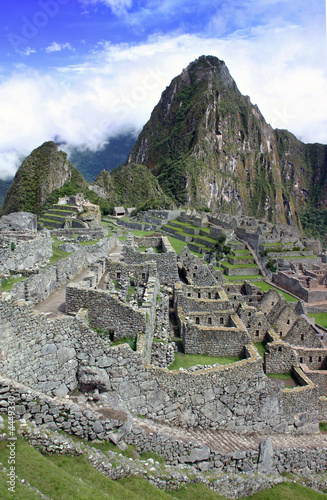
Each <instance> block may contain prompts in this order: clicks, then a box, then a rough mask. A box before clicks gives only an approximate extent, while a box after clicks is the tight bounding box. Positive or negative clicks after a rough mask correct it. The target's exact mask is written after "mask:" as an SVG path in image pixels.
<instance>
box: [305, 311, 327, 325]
mask: <svg viewBox="0 0 327 500" xmlns="http://www.w3.org/2000/svg"><path fill="white" fill-rule="evenodd" d="M308 316H309V318H314V319H315V321H316V323H317V324H318V325H320V326H323V327H324V328H327V313H324V312H323V313H309V314H308Z"/></svg>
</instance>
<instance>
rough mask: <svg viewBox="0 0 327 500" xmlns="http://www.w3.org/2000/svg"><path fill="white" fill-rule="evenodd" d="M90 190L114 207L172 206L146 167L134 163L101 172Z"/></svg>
mask: <svg viewBox="0 0 327 500" xmlns="http://www.w3.org/2000/svg"><path fill="white" fill-rule="evenodd" d="M91 188H92V189H93V190H94V191H95V192H96V193H98V194H99V195H101V196H103V197H105V198H107V199H108V200H110V202H111V203H112V204H114V205H125V206H130V207H132V206H134V207H135V206H137V205H139V204H142V203H145V202H147V201H148V202H152V204H153V203H154V202H156V203H157V204H158V205H160V206H165V207H169V206H170V205H171V204H172V200H171V199H170V198H169V197H168V196H167V195H165V194H164V192H163V190H162V189H161V187H160V185H159V183H158V180H157V179H156V177H155V176H154V175H153V174H152V173H151V172H150V171H149V170H148V169H147V167H146V166H144V165H139V164H134V163H130V164H128V165H124V166H121V167H118V168H117V169H115V170H112V171H111V172H110V173H109V172H108V171H106V170H103V171H102V172H101V173H100V174H99V175H98V177H97V178H96V180H95V182H94V183H93V185H92V186H91Z"/></svg>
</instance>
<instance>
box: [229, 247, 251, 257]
mask: <svg viewBox="0 0 327 500" xmlns="http://www.w3.org/2000/svg"><path fill="white" fill-rule="evenodd" d="M232 253H234V254H244V255H251V253H250V252H249V250H248V249H247V248H243V249H242V250H233V251H232Z"/></svg>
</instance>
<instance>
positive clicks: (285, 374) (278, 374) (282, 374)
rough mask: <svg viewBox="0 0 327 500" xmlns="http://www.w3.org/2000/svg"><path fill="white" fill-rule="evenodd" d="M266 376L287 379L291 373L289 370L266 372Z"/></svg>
mask: <svg viewBox="0 0 327 500" xmlns="http://www.w3.org/2000/svg"><path fill="white" fill-rule="evenodd" d="M267 377H271V378H278V380H289V379H290V378H291V377H292V375H291V374H290V372H286V373H267Z"/></svg>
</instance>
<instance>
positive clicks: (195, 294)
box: [174, 283, 231, 314]
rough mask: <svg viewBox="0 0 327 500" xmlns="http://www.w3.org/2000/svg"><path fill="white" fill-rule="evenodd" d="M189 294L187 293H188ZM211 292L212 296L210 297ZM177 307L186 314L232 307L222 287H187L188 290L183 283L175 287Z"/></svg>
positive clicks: (223, 309) (224, 309) (225, 309)
mask: <svg viewBox="0 0 327 500" xmlns="http://www.w3.org/2000/svg"><path fill="white" fill-rule="evenodd" d="M186 294H187V295H186ZM209 294H211V298H210V299H209ZM174 303H175V308H178V307H181V309H182V312H183V313H184V314H188V313H190V312H194V311H198V312H199V313H201V312H217V311H227V310H230V309H231V304H230V301H229V300H228V297H227V295H226V294H225V292H224V291H223V290H222V288H221V287H219V286H216V287H191V286H190V287H187V292H186V290H185V289H184V287H183V285H182V284H181V283H176V285H175V287H174Z"/></svg>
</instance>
